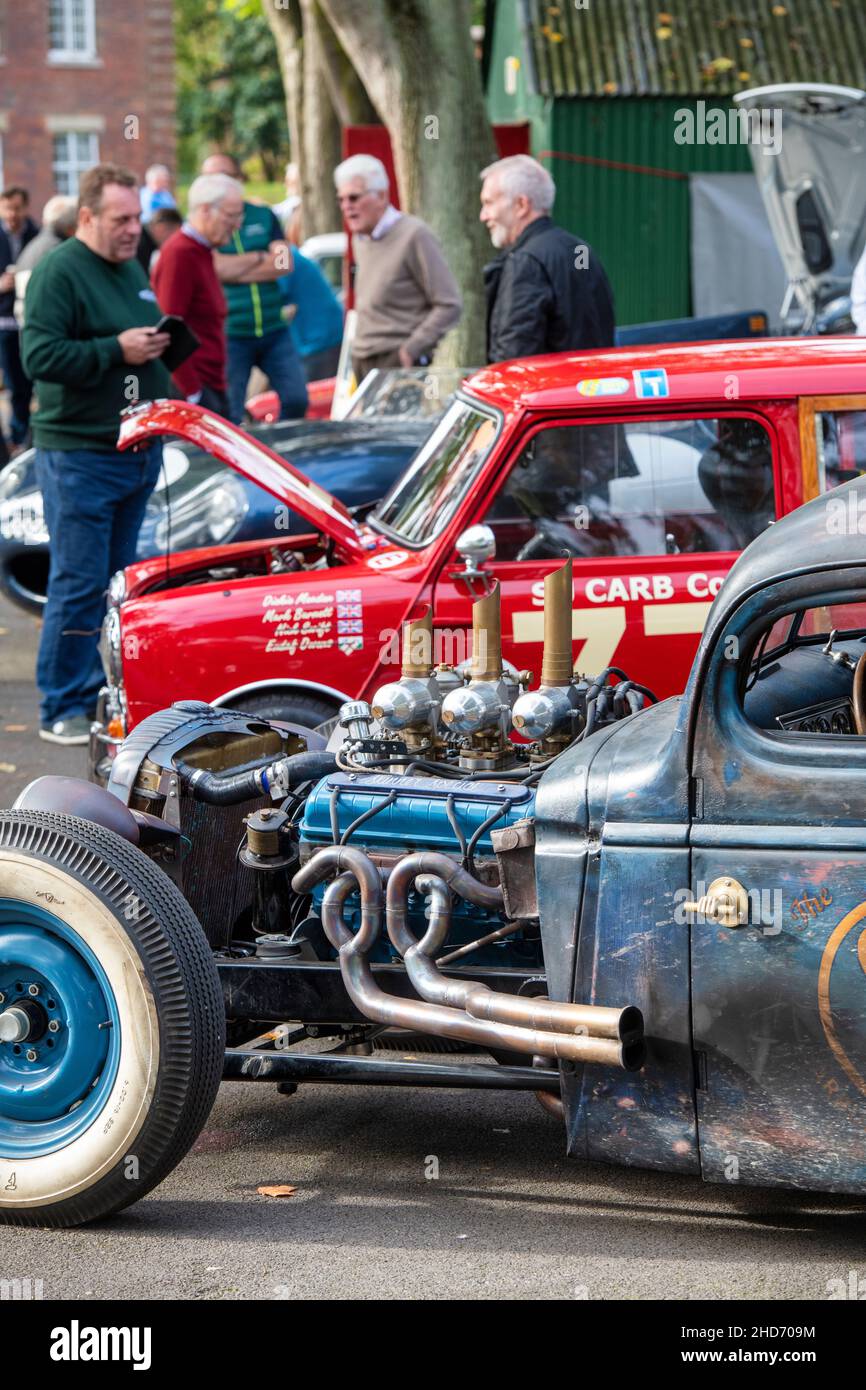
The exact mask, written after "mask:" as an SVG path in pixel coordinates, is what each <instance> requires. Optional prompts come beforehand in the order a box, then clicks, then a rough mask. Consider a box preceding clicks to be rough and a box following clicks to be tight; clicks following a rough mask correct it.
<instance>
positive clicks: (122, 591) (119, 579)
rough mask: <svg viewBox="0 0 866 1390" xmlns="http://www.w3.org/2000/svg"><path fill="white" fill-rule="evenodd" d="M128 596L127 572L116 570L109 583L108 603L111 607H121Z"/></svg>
mask: <svg viewBox="0 0 866 1390" xmlns="http://www.w3.org/2000/svg"><path fill="white" fill-rule="evenodd" d="M125 598H126V574H125V572H124V571H123V570H115V572H114V574H113V575H112V576H111V579H110V581H109V585H108V603H109V606H110V607H111V608H119V607H120V605H121V604H122V603H123V600H124V599H125Z"/></svg>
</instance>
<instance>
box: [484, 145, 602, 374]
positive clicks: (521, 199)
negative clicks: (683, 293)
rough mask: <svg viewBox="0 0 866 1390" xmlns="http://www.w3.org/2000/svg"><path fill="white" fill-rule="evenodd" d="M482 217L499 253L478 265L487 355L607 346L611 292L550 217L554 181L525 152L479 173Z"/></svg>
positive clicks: (594, 261) (589, 252)
mask: <svg viewBox="0 0 866 1390" xmlns="http://www.w3.org/2000/svg"><path fill="white" fill-rule="evenodd" d="M481 177H482V179H483V181H484V182H483V185H482V188H481V221H482V222H483V223H484V225H485V227H486V228H487V230H488V231H489V233H490V239H491V241H492V242H493V245H494V246H495V247H496V248H497V249H498V250H500V251H501V252H502V255H500V256H497V258H496V260H495V261H491V262H490V264H489V265H486V266H485V267H484V286H485V290H486V293H487V360H488V362H502V361H504V360H505V359H507V358H510V357H537V356H539V355H540V354H541V353H545V352H569V351H571V352H574V351H578V350H580V349H582V348H597V347H612V346H613V324H614V318H613V294H612V292H611V288H610V284H609V283H608V278H607V276H606V275H605V273H604V266H603V265H602V263H601V261H600V260H599V258H598V256H597V255H596V253H595V252H594V251H593V249H592V247H591V246H589V245H588V244H587V243H586V242H585V241H582V240H581V239H580V237H576V236H572V235H571V233H570V232H567V231H566V230H565V229H564V228H563V227H557V226H556V225H555V224H554V222H553V221H552V219H551V217H550V209H551V208H552V207H553V200H554V198H555V197H556V185H555V184H554V182H553V179H552V178H551V177H550V175H549V174H548V172H547V170H546V169H543V168H542V166H541V165H540V164H539V163H538V162H537V160H535V159H531V158H530V156H529V155H526V154H517V155H512V156H511V157H510V158H508V159H500V160H498V161H497V162H496V163H495V164H491V165H490V166H489V167H488V168H487V169H485V170H484V171H483V173H482V175H481Z"/></svg>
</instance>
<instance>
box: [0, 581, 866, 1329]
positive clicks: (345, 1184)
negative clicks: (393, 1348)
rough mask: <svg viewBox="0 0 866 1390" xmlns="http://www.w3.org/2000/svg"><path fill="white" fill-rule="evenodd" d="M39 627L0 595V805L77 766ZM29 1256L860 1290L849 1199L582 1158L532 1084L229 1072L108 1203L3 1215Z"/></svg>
mask: <svg viewBox="0 0 866 1390" xmlns="http://www.w3.org/2000/svg"><path fill="white" fill-rule="evenodd" d="M37 640H38V626H37V624H36V623H35V622H34V621H33V620H32V619H30V618H27V617H24V616H23V615H21V614H19V613H17V612H16V611H15V610H13V609H12V608H10V607H9V606H8V605H7V604H5V602H3V601H2V600H0V806H3V805H5V806H8V805H10V804H11V802H12V801H13V799H14V797H15V795H16V794H17V792H18V790H19V789H20V788H21V786H23V785H24V783H25V782H26V781H28V780H29V779H31V778H32V777H35V776H38V775H39V774H40V773H44V772H64V773H68V774H70V775H79V774H83V772H84V763H85V756H86V754H85V750H82V749H62V748H57V747H55V746H53V745H50V744H46V743H42V742H40V741H39V739H38V737H37V732H36V731H37V728H38V710H37V702H36V694H35V691H34V687H33V667H34V661H35V651H36V643H37ZM437 1174H438V1175H437ZM270 1184H279V1185H287V1186H289V1187H292V1188H294V1189H295V1191H294V1194H293V1195H292V1196H288V1197H280V1198H275V1197H266V1196H262V1195H260V1194H259V1193H258V1191H257V1189H258V1187H260V1186H263V1185H270ZM852 1272H853V1274H854V1276H855V1277H854V1282H853V1284H852V1282H851V1275H852ZM28 1277H29V1278H30V1279H31V1280H41V1281H42V1295H43V1297H44V1298H45V1299H55V1298H57V1299H70V1300H100V1299H126V1300H139V1299H160V1300H172V1299H179V1298H186V1299H199V1300H210V1299H217V1300H219V1299H229V1300H244V1301H247V1300H251V1299H257V1300H286V1299H295V1298H302V1299H354V1298H362V1299H368V1298H370V1299H372V1298H376V1299H379V1298H385V1299H393V1298H417V1299H444V1298H456V1299H509V1300H511V1299H513V1300H516V1299H526V1298H538V1299H571V1300H581V1301H582V1300H584V1299H591V1300H602V1299H604V1300H607V1299H629V1300H645V1299H662V1300H670V1299H677V1300H679V1299H683V1300H695V1299H707V1298H709V1299H713V1300H739V1299H771V1300H789V1299H795V1300H810V1301H811V1300H816V1301H820V1300H824V1299H827V1298H828V1286H829V1287H830V1288H832V1287H834V1286H833V1285H832V1283H831V1281H834V1280H835V1281H842V1283H843V1284H844V1285H845V1287H849V1286H850V1287H854V1288H856V1287H857V1282H856V1281H857V1280H858V1279H859V1280H862V1281H863V1282H862V1284H861V1286H860V1287H861V1288H862V1289H863V1294H864V1295H866V1203H863V1202H860V1203H858V1202H855V1201H852V1200H851V1199H848V1198H836V1197H816V1196H814V1195H811V1194H802V1193H786V1192H779V1191H773V1190H761V1189H746V1188H741V1187H738V1186H735V1185H733V1184H732V1185H725V1186H722V1187H710V1186H707V1185H705V1184H703V1183H701V1182H700V1181H699V1180H697V1179H683V1178H674V1177H671V1176H668V1175H665V1174H660V1173H651V1172H643V1171H638V1170H629V1169H614V1168H608V1167H603V1166H600V1165H585V1164H580V1163H577V1162H574V1161H572V1160H569V1159H567V1158H566V1157H565V1152H564V1137H563V1132H562V1129H561V1127H560V1125H559V1124H558V1122H557V1121H556V1120H554V1119H552V1118H551V1117H549V1116H548V1115H547V1114H546V1113H545V1112H544V1111H542V1109H541V1108H540V1106H539V1105H538V1104H537V1102H536V1101H535V1099H534V1098H533V1097H532V1096H531V1095H529V1094H526V1095H524V1094H514V1093H512V1094H508V1093H489V1092H488V1093H485V1092H477V1091H476V1092H463V1091H445V1090H443V1091H425V1090H403V1089H394V1090H388V1089H375V1088H355V1087H347V1086H335V1087H326V1086H308V1087H302V1088H301V1089H300V1090H299V1091H298V1093H297V1094H296V1095H294V1096H292V1097H284V1096H281V1095H279V1094H278V1093H277V1090H276V1087H275V1086H274V1085H273V1084H265V1083H240V1082H231V1083H226V1084H225V1085H223V1087H222V1090H221V1092H220V1095H219V1098H218V1100H217V1103H216V1105H215V1107H214V1110H213V1112H212V1114H211V1116H210V1119H209V1121H208V1124H207V1127H206V1128H205V1130H204V1131H203V1133H202V1135H201V1136H200V1138H199V1140H198V1142H197V1143H196V1145H195V1148H194V1149H193V1151H192V1152H191V1153H190V1154H189V1155H188V1157H187V1158H186V1159H185V1160H184V1161H183V1163H181V1165H180V1166H179V1167H178V1168H177V1169H176V1170H175V1171H174V1172H173V1173H172V1174H171V1176H170V1177H169V1178H168V1179H167V1180H166V1181H165V1182H164V1183H163V1184H162V1185H161V1187H159V1188H158V1189H157V1190H156V1191H155V1192H154V1193H152V1194H151V1195H150V1196H149V1197H146V1198H145V1199H144V1200H142V1201H141V1202H139V1203H137V1204H136V1205H135V1206H134V1207H132V1208H130V1209H129V1210H128V1211H127V1212H125V1213H122V1214H121V1215H120V1216H119V1217H115V1218H114V1219H113V1220H111V1221H106V1222H102V1223H99V1224H97V1225H94V1226H92V1227H89V1228H87V1229H82V1230H76V1231H62V1232H56V1231H50V1232H45V1231H39V1230H19V1229H9V1230H3V1228H2V1227H0V1279H2V1280H11V1279H16V1278H17V1279H26V1278H28ZM835 1287H837V1288H838V1287H839V1285H836V1286H835ZM797 1320H799V1321H804V1320H805V1321H808V1319H806V1318H805V1314H804V1315H802V1316H800V1315H798V1319H797ZM789 1321H790V1318H789Z"/></svg>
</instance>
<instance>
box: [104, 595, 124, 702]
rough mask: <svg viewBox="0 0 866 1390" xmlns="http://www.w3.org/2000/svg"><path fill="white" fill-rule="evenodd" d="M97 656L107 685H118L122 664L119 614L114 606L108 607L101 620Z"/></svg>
mask: <svg viewBox="0 0 866 1390" xmlns="http://www.w3.org/2000/svg"><path fill="white" fill-rule="evenodd" d="M99 658H100V660H101V662H102V669H103V671H104V672H105V678H106V680H107V681H108V683H109V685H120V684H121V682H122V679H123V665H122V662H121V653H120V614H119V613H118V611H117V609H116V608H109V610H108V612H107V613H106V615H105V617H104V619H103V621H102V632H101V633H100V635H99Z"/></svg>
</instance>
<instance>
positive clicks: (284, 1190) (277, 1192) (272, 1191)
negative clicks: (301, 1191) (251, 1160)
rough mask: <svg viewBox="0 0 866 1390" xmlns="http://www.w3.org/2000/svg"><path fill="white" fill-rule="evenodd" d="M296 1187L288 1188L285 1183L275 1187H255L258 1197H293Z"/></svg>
mask: <svg viewBox="0 0 866 1390" xmlns="http://www.w3.org/2000/svg"><path fill="white" fill-rule="evenodd" d="M297 1190H298V1189H297V1188H296V1187H289V1186H288V1184H287V1183H283V1184H282V1185H280V1184H277V1186H276V1187H257V1188H256V1192H258V1194H259V1196H260V1197H294V1195H295V1193H296V1192H297Z"/></svg>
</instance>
